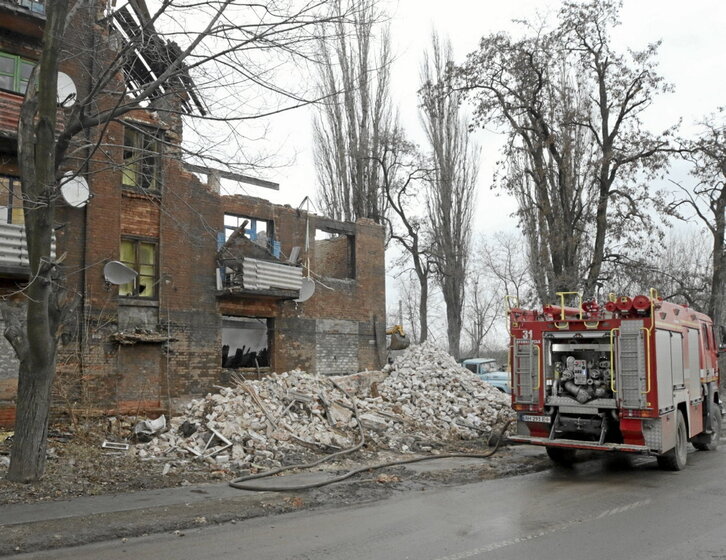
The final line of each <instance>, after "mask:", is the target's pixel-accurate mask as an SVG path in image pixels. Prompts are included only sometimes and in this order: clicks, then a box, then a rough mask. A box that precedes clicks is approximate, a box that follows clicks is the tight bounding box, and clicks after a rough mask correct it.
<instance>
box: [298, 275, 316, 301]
mask: <svg viewBox="0 0 726 560" xmlns="http://www.w3.org/2000/svg"><path fill="white" fill-rule="evenodd" d="M314 293H315V280H313V279H312V278H303V280H302V285H301V286H300V297H299V298H297V299H296V300H295V301H297V302H298V303H300V302H303V301H307V300H309V299H310V298H311V297H313V294H314Z"/></svg>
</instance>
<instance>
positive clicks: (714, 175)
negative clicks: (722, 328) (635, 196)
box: [668, 108, 726, 325]
mask: <svg viewBox="0 0 726 560" xmlns="http://www.w3.org/2000/svg"><path fill="white" fill-rule="evenodd" d="M725 116H726V109H724V108H720V109H719V110H718V112H717V113H716V114H713V115H709V117H708V118H706V119H705V120H704V121H703V122H702V123H701V133H700V135H699V136H698V138H696V139H695V140H691V141H684V142H683V147H682V150H681V154H682V156H683V158H684V159H685V160H686V161H688V162H689V163H690V164H691V165H692V169H691V175H692V176H693V177H694V178H695V179H696V180H697V181H698V182H697V183H696V184H695V185H694V186H693V187H692V189H686V188H684V187H682V186H680V185H679V187H680V193H681V196H680V197H679V199H677V200H676V201H674V202H672V203H671V204H670V205H669V206H668V211H669V212H670V213H671V214H673V215H675V216H677V217H679V218H681V219H685V220H689V221H690V218H691V217H692V216H696V217H697V218H698V219H699V220H700V221H701V223H703V224H704V226H705V227H706V229H707V230H708V232H709V234H710V236H711V267H710V268H711V277H710V279H709V280H710V281H709V284H710V286H709V290H708V292H709V294H708V303H707V305H706V306H705V308H704V310H705V311H706V312H707V313H708V314H709V315H710V316H711V318H712V319H713V320H714V323H715V324H717V325H718V324H721V323H720V321H721V319H722V317H723V316H724V303H725V302H724V297H725V292H726V288H725V287H724V282H726V245H725V244H724V242H725V241H726V239H725V236H726V120H725ZM682 209H685V210H686V211H687V214H684V213H683V212H681V210H682ZM700 252H702V251H700Z"/></svg>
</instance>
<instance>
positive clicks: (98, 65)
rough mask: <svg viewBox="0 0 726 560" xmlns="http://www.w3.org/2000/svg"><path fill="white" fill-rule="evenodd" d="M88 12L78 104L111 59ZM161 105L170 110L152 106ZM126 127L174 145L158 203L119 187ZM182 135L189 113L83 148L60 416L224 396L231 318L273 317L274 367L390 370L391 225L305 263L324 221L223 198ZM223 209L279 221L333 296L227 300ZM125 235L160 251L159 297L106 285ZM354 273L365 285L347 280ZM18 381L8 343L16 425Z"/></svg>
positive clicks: (3, 361) (8, 392)
mask: <svg viewBox="0 0 726 560" xmlns="http://www.w3.org/2000/svg"><path fill="white" fill-rule="evenodd" d="M78 15H79V18H81V19H82V21H81V23H80V24H79V26H77V33H76V35H77V36H76V37H75V38H74V41H76V42H77V44H79V45H82V46H84V47H86V48H83V49H81V50H80V51H77V52H69V53H68V58H67V60H66V61H64V62H63V64H62V70H63V71H64V72H66V73H67V74H69V75H70V76H71V77H72V78H73V80H74V82H75V83H76V87H77V88H78V92H79V95H84V94H85V93H86V92H87V91H88V89H89V87H90V86H91V83H92V79H91V75H90V74H89V71H88V70H89V69H90V68H94V69H95V71H100V70H101V69H102V68H103V66H104V64H103V61H104V60H105V59H109V58H110V57H112V56H114V53H113V52H111V51H109V50H104V49H103V48H98V47H96V48H91V47H90V45H93V44H94V43H93V41H92V40H91V36H92V34H93V33H100V34H104V33H106V32H107V31H106V30H105V29H104V28H102V27H100V26H95V25H94V24H93V23H92V22H93V21H95V19H94V18H93V17H88V16H89V15H90V14H89V13H88V12H79V14H78ZM6 40H10V39H9V38H8V37H0V48H2V43H3V41H6ZM95 44H96V45H101V46H102V45H105V44H106V42H105V41H104V40H101V41H99V42H97V43H95ZM16 51H17V53H18V54H23V55H24V56H28V57H31V56H30V55H38V54H39V51H38V45H25V44H23V45H20V46H18V48H17V49H16ZM14 52H15V51H14ZM91 57H94V59H95V61H94V64H93V65H91V64H90V60H91ZM35 58H37V56H36V57H35ZM120 79H121V76H120V75H119V76H118V77H117V82H116V83H112V84H110V85H109V89H114V88H121V87H122V84H121V81H120ZM158 103H169V100H159V101H158ZM98 105H99V107H100V108H102V109H103V108H110V107H111V106H112V105H113V100H112V99H111V98H108V99H107V98H103V97H101V98H99V99H98ZM155 108H157V109H159V107H154V106H152V107H150V109H152V111H153V109H155ZM124 119H126V120H133V121H134V122H135V123H138V124H141V125H148V126H149V127H151V128H153V129H154V130H158V131H159V134H162V135H163V136H164V140H165V141H166V143H167V144H168V146H167V148H165V153H164V157H163V158H162V170H161V171H162V172H161V177H162V188H161V190H160V192H159V193H157V194H149V193H142V192H138V191H134V190H129V189H124V188H123V187H122V176H121V169H120V162H121V161H122V144H123V138H124V125H123V122H122V121H123V120H124ZM181 133H182V131H181V120H180V118H179V116H178V115H176V114H169V113H166V114H165V113H163V111H156V112H151V111H142V110H138V111H134V112H132V113H129V114H127V115H125V116H123V117H122V118H121V119H119V120H117V121H114V122H112V123H109V125H108V126H107V127H103V128H102V129H94V130H93V131H92V132H91V133H90V135H89V137H88V138H83V139H82V140H83V142H84V143H86V142H89V143H91V144H95V143H98V145H100V146H102V149H100V150H98V151H97V152H96V153H95V154H94V155H93V157H92V158H91V159H90V161H89V162H88V164H87V173H86V174H85V176H86V178H87V181H88V184H89V188H90V189H91V192H92V194H93V198H92V199H91V200H90V201H89V203H88V205H87V206H86V207H84V208H81V209H77V208H69V207H66V206H64V205H63V204H62V203H60V204H59V206H58V208H57V212H56V221H57V223H58V225H59V226H61V227H60V228H59V229H58V230H57V232H56V239H57V254H59V255H61V254H65V255H66V258H65V260H64V262H63V266H64V269H65V271H66V273H67V283H68V288H69V291H70V292H71V293H75V294H78V296H79V306H78V313H77V315H76V316H75V317H74V318H72V320H71V321H70V322H69V324H68V325H67V326H66V329H65V332H64V335H63V343H64V344H63V345H62V346H61V347H60V348H59V355H58V382H57V384H56V387H55V396H56V406H57V409H58V410H61V409H64V408H70V407H76V408H78V409H79V410H80V409H83V410H94V411H102V412H109V411H114V410H125V411H135V410H141V409H154V408H163V407H165V406H167V404H168V403H169V402H177V401H179V400H181V399H184V398H185V397H188V396H189V395H200V394H203V393H205V392H208V391H210V390H213V385H215V384H219V383H221V382H224V381H225V380H228V379H229V373H230V372H229V371H228V370H224V369H223V368H222V367H221V317H222V316H224V315H231V316H241V317H262V318H267V319H270V320H271V321H270V325H272V331H271V333H270V358H271V369H272V370H275V371H285V370H289V369H293V368H302V369H305V370H308V371H319V372H320V373H326V374H327V373H346V372H353V371H357V370H360V369H366V368H368V369H372V368H378V367H380V365H381V361H380V360H381V350H382V349H381V348H380V345H379V344H378V342H377V338H376V335H377V333H380V332H382V329H384V328H385V324H384V323H383V321H384V320H385V301H384V277H385V270H384V254H383V241H384V232H383V228H381V227H380V226H377V225H375V224H373V223H372V222H370V221H367V220H360V221H359V222H358V223H357V224H355V225H352V224H347V225H345V224H341V228H342V235H341V237H339V238H337V239H333V240H331V241H329V242H321V243H313V245H312V247H311V250H310V254H309V255H305V254H304V245H305V238H306V233H307V232H310V234H311V235H312V234H313V232H314V231H315V230H316V221H317V220H319V219H320V218H318V217H317V216H315V215H312V214H310V215H309V214H307V213H306V212H303V211H301V210H298V209H296V208H292V207H290V206H284V205H283V206H281V205H274V204H271V203H270V202H268V201H266V200H263V199H260V198H253V197H246V196H220V195H219V194H218V193H216V192H214V189H213V188H210V186H208V185H206V184H203V183H202V182H200V181H199V180H198V178H197V177H196V176H194V175H193V174H191V173H188V172H186V171H185V170H184V169H183V167H182V165H181V163H180V162H179V161H178V157H179V153H178V150H177V149H175V148H174V144H175V143H177V142H180V139H181ZM100 134H103V137H101V136H100ZM3 150H4V151H3ZM8 150H10V151H9V152H8ZM13 150H14V146H13V144H12V142H8V143H6V144H0V152H2V154H1V155H2V156H3V157H2V158H0V165H1V166H2V169H3V170H4V171H5V172H12V171H16V170H17V165H16V161H15V154H14V153H12V152H13ZM78 153H79V154H81V155H83V154H84V153H85V152H83V150H81V151H79V152H78ZM79 161H80V160H79ZM71 163H73V162H71ZM225 213H231V214H239V215H245V216H250V217H252V218H257V219H260V220H270V221H272V222H273V223H274V228H273V231H274V236H275V240H276V241H279V243H280V245H281V250H282V258H283V260H286V258H287V256H288V255H290V253H291V251H292V249H293V247H300V248H301V249H303V251H302V253H301V258H302V262H308V260H309V262H311V263H313V264H312V265H311V270H310V271H307V270H306V271H305V273H306V274H308V273H309V274H310V275H311V277H313V278H323V284H325V286H323V284H320V283H317V285H316V291H315V293H314V295H313V296H312V297H311V298H310V299H309V300H307V301H305V302H294V301H292V300H284V299H279V298H273V297H259V296H255V295H250V294H248V295H244V296H240V295H236V296H222V295H220V294H218V293H217V290H216V281H215V270H216V266H217V262H216V251H217V248H216V244H217V234H218V233H219V232H222V231H223V229H224V227H223V225H224V214H225ZM326 224H327V225H328V226H329V225H330V222H329V221H328V222H326ZM125 235H133V236H139V237H144V238H150V239H154V240H155V241H156V242H157V243H158V247H159V252H158V255H157V258H158V278H157V279H158V283H157V288H158V290H157V295H158V297H156V298H155V299H154V300H153V301H149V300H139V301H138V302H134V300H132V299H124V300H123V301H120V300H119V296H118V287H116V286H113V285H110V284H108V283H107V282H106V281H105V278H104V275H103V267H104V265H105V264H106V263H107V262H109V261H110V260H118V259H119V249H120V241H121V238H122V236H125ZM351 259H355V262H350V260H351ZM351 269H352V270H355V277H354V278H349V276H350V273H349V271H350V270H351ZM0 289H2V287H1V286H0ZM1 328H2V325H0V329H1ZM136 329H143V331H144V333H145V334H149V333H151V334H152V335H153V337H155V338H154V339H153V340H148V339H146V340H141V339H139V340H136V341H135V342H134V341H132V342H134V343H132V344H119V343H118V342H117V340H118V335H119V333H121V332H123V333H125V334H129V333H131V334H134V332H135V330H136ZM16 375H17V365H16V364H15V363H13V361H12V357H11V351H9V349H8V348H7V343H6V342H5V341H4V340H3V339H1V338H0V424H1V423H2V422H3V420H2V418H5V419H7V418H11V416H12V407H11V406H6V405H8V403H10V402H11V400H12V398H13V396H14V393H15V391H16V387H15V383H16ZM3 399H4V401H5V402H4V404H3V402H2V401H3Z"/></svg>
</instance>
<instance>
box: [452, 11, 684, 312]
mask: <svg viewBox="0 0 726 560" xmlns="http://www.w3.org/2000/svg"><path fill="white" fill-rule="evenodd" d="M619 8H620V3H619V2H617V1H614V0H590V1H587V2H584V3H574V2H566V3H565V4H564V6H563V7H562V9H561V10H560V12H559V22H558V25H557V26H556V27H555V28H554V29H552V30H550V31H548V30H547V29H545V28H544V27H543V26H531V25H530V26H528V29H529V31H530V33H529V35H528V36H527V37H525V38H523V39H521V40H513V39H511V38H510V37H509V36H507V35H505V34H501V33H500V34H495V35H492V36H489V37H485V38H483V39H482V41H481V44H480V47H479V49H478V50H477V51H475V52H473V53H471V54H470V55H469V57H468V60H467V62H466V63H465V64H464V65H463V66H462V67H461V69H460V71H459V78H460V82H459V86H460V87H462V88H464V89H465V90H467V92H468V95H469V96H470V97H471V98H472V100H473V101H474V102H475V103H476V107H477V109H476V118H477V121H478V124H480V125H486V124H497V125H500V126H502V127H503V128H504V129H505V130H506V131H507V132H508V134H509V135H510V142H509V149H508V152H507V153H506V154H505V155H506V156H507V159H508V163H509V165H510V168H511V170H512V171H513V172H512V173H508V174H507V177H506V181H504V182H503V185H504V187H505V188H507V189H509V190H510V191H512V192H516V193H517V194H518V198H519V201H520V205H521V206H520V209H521V211H520V224H521V226H522V229H523V231H524V232H525V235H526V236H527V238H528V242H529V245H530V255H531V257H532V258H533V259H534V262H535V264H536V265H537V266H539V268H538V269H534V276H535V277H536V279H537V281H538V286H537V288H538V289H537V291H538V295H539V297H540V298H541V299H543V300H545V299H549V297H551V295H552V294H553V292H555V291H567V290H573V289H575V288H578V287H580V288H582V290H583V291H584V292H585V294H586V296H591V295H592V294H593V292H594V290H595V287H596V285H597V284H598V282H599V281H600V276H601V273H602V268H603V264H604V263H605V262H606V261H605V256H606V255H607V254H610V255H611V254H613V253H614V251H613V250H612V247H611V246H608V243H611V242H616V243H622V244H624V245H626V246H633V245H636V244H638V243H642V239H643V237H644V236H646V235H648V234H650V232H652V231H653V229H654V224H653V222H652V220H651V219H650V217H649V215H648V214H647V212H645V211H644V208H647V207H648V206H649V205H648V204H647V201H648V198H649V197H650V196H651V195H652V193H649V191H648V180H649V179H650V178H652V176H653V174H655V173H657V172H659V171H660V169H662V166H663V165H664V163H665V161H666V158H665V153H666V150H667V147H668V144H667V137H668V135H669V134H670V132H671V131H670V130H666V131H665V132H664V133H662V134H660V135H657V136H654V135H652V134H650V133H649V132H647V131H646V130H644V127H643V125H642V120H641V116H642V113H643V111H645V110H646V109H647V108H648V107H649V106H650V105H651V103H652V102H653V99H654V97H655V96H656V95H657V94H659V93H663V92H666V91H669V89H670V86H668V85H667V84H665V83H664V82H663V80H662V78H661V77H660V76H659V75H658V74H657V72H656V71H655V56H656V53H657V49H658V45H657V44H654V45H649V46H648V47H646V48H645V49H644V50H642V51H629V52H628V54H627V55H622V54H620V53H618V52H616V51H615V50H614V49H613V48H612V46H611V41H610V36H609V31H610V29H611V28H612V27H614V26H615V25H617V24H618V23H619V22H618V13H619ZM613 224H617V227H613Z"/></svg>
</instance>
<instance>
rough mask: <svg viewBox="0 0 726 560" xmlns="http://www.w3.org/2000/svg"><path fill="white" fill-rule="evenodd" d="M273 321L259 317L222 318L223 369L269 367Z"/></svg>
mask: <svg viewBox="0 0 726 560" xmlns="http://www.w3.org/2000/svg"><path fill="white" fill-rule="evenodd" d="M271 321H272V320H271V319H266V318H259V317H222V367H224V368H230V369H236V368H256V367H269V366H270V351H269V332H270V322H271Z"/></svg>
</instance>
